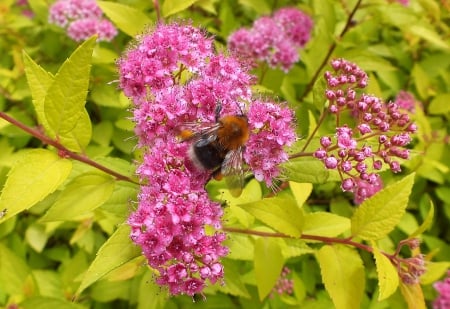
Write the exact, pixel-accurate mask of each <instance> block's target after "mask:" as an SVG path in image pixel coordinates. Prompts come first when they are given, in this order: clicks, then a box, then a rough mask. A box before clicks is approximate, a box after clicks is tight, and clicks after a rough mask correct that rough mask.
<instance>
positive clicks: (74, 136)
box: [59, 108, 92, 152]
mask: <svg viewBox="0 0 450 309" xmlns="http://www.w3.org/2000/svg"><path fill="white" fill-rule="evenodd" d="M91 137H92V123H91V119H90V118H89V114H88V112H87V111H86V109H84V108H83V110H82V112H81V114H80V118H78V121H77V123H76V125H75V128H73V130H72V131H70V132H68V133H67V134H64V135H60V136H59V142H60V143H61V144H62V145H64V146H65V147H66V148H67V149H69V150H70V151H73V152H84V151H85V149H86V147H87V145H88V144H89V142H90V141H91Z"/></svg>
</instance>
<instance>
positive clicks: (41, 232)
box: [25, 223, 48, 253]
mask: <svg viewBox="0 0 450 309" xmlns="http://www.w3.org/2000/svg"><path fill="white" fill-rule="evenodd" d="M25 239H26V240H27V243H28V244H29V245H30V247H31V248H33V249H34V250H36V252H39V253H41V252H42V250H43V249H44V247H45V244H46V243H47V239H48V236H47V234H46V233H45V228H44V226H42V225H40V224H37V223H35V224H32V225H30V226H29V227H28V228H27V230H26V232H25Z"/></svg>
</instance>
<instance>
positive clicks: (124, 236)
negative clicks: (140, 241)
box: [76, 224, 141, 295]
mask: <svg viewBox="0 0 450 309" xmlns="http://www.w3.org/2000/svg"><path fill="white" fill-rule="evenodd" d="M140 255H141V249H140V248H139V247H138V246H136V245H134V244H133V243H132V242H131V240H130V227H129V226H128V225H125V224H124V225H121V226H119V228H118V229H117V231H116V232H115V233H114V234H112V235H111V236H110V237H109V239H108V240H107V241H106V242H105V243H104V244H103V246H102V247H101V248H100V249H99V250H98V252H97V256H96V257H95V260H94V261H93V262H92V264H91V266H90V267H89V269H88V270H87V271H86V273H85V275H84V277H83V281H82V282H81V285H80V287H79V288H78V290H77V292H76V294H77V295H80V293H81V292H83V291H84V290H85V289H86V288H87V287H88V286H90V285H91V284H93V283H94V282H96V281H98V280H99V279H101V278H102V277H103V276H105V275H106V274H108V273H109V272H111V271H112V270H114V269H116V268H118V267H119V266H121V265H123V264H125V263H126V262H128V261H131V260H132V259H134V258H136V257H138V256H140Z"/></svg>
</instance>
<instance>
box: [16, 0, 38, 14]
mask: <svg viewBox="0 0 450 309" xmlns="http://www.w3.org/2000/svg"><path fill="white" fill-rule="evenodd" d="M16 4H17V6H18V7H19V8H20V9H21V10H22V15H23V16H26V17H28V18H33V17H34V12H33V11H32V10H31V7H30V4H29V3H28V0H16Z"/></svg>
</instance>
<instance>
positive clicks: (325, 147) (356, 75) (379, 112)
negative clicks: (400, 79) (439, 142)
mask: <svg viewBox="0 0 450 309" xmlns="http://www.w3.org/2000/svg"><path fill="white" fill-rule="evenodd" d="M331 66H332V68H333V72H330V71H327V72H325V79H326V82H327V89H326V92H325V95H326V98H327V99H328V101H329V107H328V110H329V112H331V113H332V114H334V115H335V116H336V119H337V128H336V134H335V135H334V136H325V137H322V138H321V140H320V144H321V147H320V148H319V149H317V151H316V152H315V153H314V156H315V157H316V158H318V159H320V160H322V161H323V163H324V165H325V167H326V168H328V169H336V170H337V171H338V172H339V174H340V176H341V178H342V184H341V188H342V189H343V190H344V191H350V192H353V193H354V195H355V203H357V204H360V203H361V202H362V201H364V200H365V199H366V198H368V197H370V196H372V195H373V194H375V193H376V192H378V191H379V190H380V189H381V188H382V187H383V185H382V182H381V178H380V176H379V174H378V172H379V171H380V170H381V169H382V168H383V166H384V165H386V166H387V167H388V168H390V170H391V171H392V172H394V173H398V172H400V171H401V167H400V160H401V159H402V160H404V159H408V158H409V150H408V149H406V146H407V145H408V144H409V143H410V142H411V136H410V135H411V134H412V133H414V132H415V131H416V130H417V127H416V125H415V124H414V123H413V122H412V121H411V119H410V117H409V115H408V114H407V113H406V112H405V111H404V110H402V109H400V108H399V106H398V105H397V104H396V103H393V102H389V103H386V102H383V101H382V100H381V99H379V98H377V97H375V96H372V95H368V94H365V93H358V92H357V91H358V89H362V88H365V87H366V85H367V81H368V78H367V74H366V73H365V72H364V71H363V70H361V69H360V68H359V67H358V66H356V65H355V64H354V63H350V62H348V61H346V60H344V59H336V60H333V61H332V62H331ZM345 112H347V113H349V114H351V115H353V117H354V123H353V124H352V126H349V125H347V124H343V125H341V124H340V117H341V115H342V113H345Z"/></svg>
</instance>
